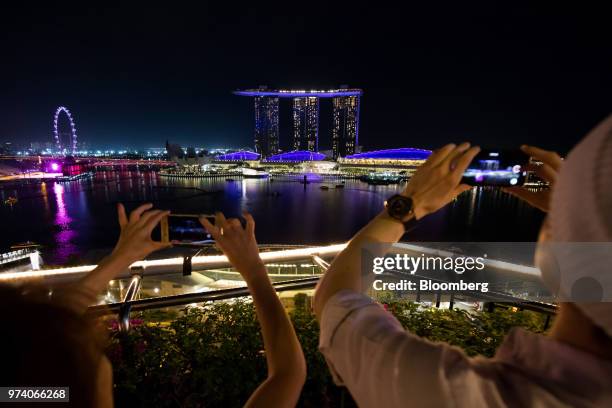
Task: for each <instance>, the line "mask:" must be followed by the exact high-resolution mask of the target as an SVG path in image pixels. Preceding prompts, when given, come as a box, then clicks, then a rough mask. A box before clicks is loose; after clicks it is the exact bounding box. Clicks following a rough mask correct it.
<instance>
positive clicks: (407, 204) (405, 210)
mask: <svg viewBox="0 0 612 408" xmlns="http://www.w3.org/2000/svg"><path fill="white" fill-rule="evenodd" d="M411 210H412V200H411V199H410V198H409V197H404V196H400V195H395V196H393V197H391V198H390V199H389V200H388V201H387V211H388V212H389V215H390V216H391V217H393V218H397V219H399V220H401V219H403V218H404V217H406V216H407V215H408V214H409V213H410V211H411Z"/></svg>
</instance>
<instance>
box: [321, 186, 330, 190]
mask: <svg viewBox="0 0 612 408" xmlns="http://www.w3.org/2000/svg"><path fill="white" fill-rule="evenodd" d="M319 188H320V189H321V190H329V186H321V187H319Z"/></svg>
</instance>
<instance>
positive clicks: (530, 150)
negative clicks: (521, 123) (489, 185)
mask: <svg viewBox="0 0 612 408" xmlns="http://www.w3.org/2000/svg"><path fill="white" fill-rule="evenodd" d="M521 150H522V151H523V152H525V154H527V155H529V156H531V158H532V159H534V160H538V161H541V162H542V164H541V165H538V164H535V163H530V164H528V165H527V166H525V170H527V171H532V172H534V173H535V174H536V176H538V177H539V178H541V179H542V180H545V181H547V182H548V183H549V184H550V187H551V188H552V187H553V185H554V184H555V181H556V180H557V176H558V174H559V170H560V169H561V164H562V163H563V160H562V159H561V157H560V156H559V155H558V154H557V153H556V152H553V151H550V150H544V149H540V148H539V147H535V146H527V145H522V146H521ZM551 188H547V189H540V190H538V191H532V190H528V189H527V188H525V187H507V188H504V189H503V190H504V191H506V192H508V193H510V194H512V195H514V196H516V197H518V198H520V199H522V200H525V201H527V202H528V203H529V204H531V205H532V206H534V207H536V208H539V209H540V210H542V211H544V212H548V210H549V209H550V196H551Z"/></svg>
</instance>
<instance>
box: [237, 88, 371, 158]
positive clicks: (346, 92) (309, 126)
mask: <svg viewBox="0 0 612 408" xmlns="http://www.w3.org/2000/svg"><path fill="white" fill-rule="evenodd" d="M234 94H235V95H240V96H250V97H253V98H254V100H255V151H256V152H257V153H259V154H261V156H262V158H265V157H269V156H272V155H274V154H277V153H278V152H279V132H278V116H279V115H278V113H279V99H280V98H292V99H293V143H292V147H293V150H300V151H302V150H305V151H311V152H316V151H318V150H319V99H321V98H330V99H332V105H333V124H332V152H333V156H334V159H337V158H338V157H345V156H348V155H351V154H354V153H355V149H356V147H357V145H358V140H359V98H360V97H361V95H362V94H363V91H362V90H361V89H349V88H340V89H331V90H323V91H318V90H310V91H307V90H285V89H276V90H271V89H268V88H267V87H263V86H261V87H259V88H258V89H246V90H239V91H235V92H234Z"/></svg>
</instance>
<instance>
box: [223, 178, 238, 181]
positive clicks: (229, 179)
mask: <svg viewBox="0 0 612 408" xmlns="http://www.w3.org/2000/svg"><path fill="white" fill-rule="evenodd" d="M225 181H230V182H231V181H236V180H235V179H233V178H226V179H225Z"/></svg>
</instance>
